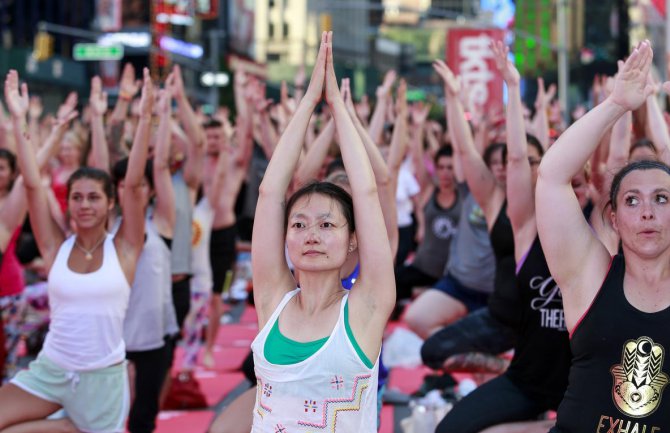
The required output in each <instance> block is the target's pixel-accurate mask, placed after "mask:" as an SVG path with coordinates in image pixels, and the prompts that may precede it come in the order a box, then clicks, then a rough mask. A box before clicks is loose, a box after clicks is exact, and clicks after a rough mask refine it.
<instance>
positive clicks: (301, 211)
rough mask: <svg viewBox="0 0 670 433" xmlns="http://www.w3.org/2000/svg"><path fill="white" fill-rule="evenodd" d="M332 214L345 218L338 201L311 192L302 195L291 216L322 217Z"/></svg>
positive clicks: (332, 215)
mask: <svg viewBox="0 0 670 433" xmlns="http://www.w3.org/2000/svg"><path fill="white" fill-rule="evenodd" d="M324 215H330V216H331V217H335V218H340V217H341V218H343V217H344V215H343V214H342V210H341V209H340V206H338V203H337V202H336V201H335V200H334V199H332V198H330V197H328V196H325V195H323V194H309V195H304V196H302V197H300V198H299V199H298V200H297V201H296V202H295V204H294V205H293V208H292V209H291V213H290V217H291V218H295V217H297V216H306V217H313V218H314V217H322V216H324Z"/></svg>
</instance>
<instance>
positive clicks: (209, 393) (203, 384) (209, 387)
mask: <svg viewBox="0 0 670 433" xmlns="http://www.w3.org/2000/svg"><path fill="white" fill-rule="evenodd" d="M195 378H196V380H197V381H198V383H199V384H200V390H201V391H202V393H203V394H204V395H205V399H206V400H207V405H208V406H215V405H217V404H219V402H221V401H222V400H223V399H224V398H225V397H226V396H227V395H228V394H229V393H230V391H232V390H233V389H235V388H237V386H238V385H239V384H240V383H242V381H243V380H244V375H243V374H242V373H217V372H213V371H196V372H195Z"/></svg>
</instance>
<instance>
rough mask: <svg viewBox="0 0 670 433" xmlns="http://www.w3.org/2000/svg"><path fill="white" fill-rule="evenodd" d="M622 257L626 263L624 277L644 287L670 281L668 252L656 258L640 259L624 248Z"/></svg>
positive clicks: (669, 252)
mask: <svg viewBox="0 0 670 433" xmlns="http://www.w3.org/2000/svg"><path fill="white" fill-rule="evenodd" d="M624 257H625V261H626V275H628V276H629V277H632V278H633V279H635V280H637V281H642V282H644V283H645V285H648V286H651V285H654V284H655V283H658V282H659V281H665V280H667V279H670V266H668V264H669V263H670V251H666V252H664V253H662V254H661V255H660V256H658V257H651V258H647V257H640V256H639V255H637V254H635V253H633V252H631V251H630V250H628V249H627V248H626V247H625V246H624Z"/></svg>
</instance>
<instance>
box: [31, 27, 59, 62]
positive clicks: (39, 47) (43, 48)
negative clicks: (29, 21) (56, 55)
mask: <svg viewBox="0 0 670 433" xmlns="http://www.w3.org/2000/svg"><path fill="white" fill-rule="evenodd" d="M53 48H54V38H53V36H51V35H50V34H49V33H47V32H44V31H39V32H37V34H36V35H35V47H34V49H33V58H35V60H37V61H38V62H41V61H44V60H47V59H48V58H49V57H51V56H52V55H53Z"/></svg>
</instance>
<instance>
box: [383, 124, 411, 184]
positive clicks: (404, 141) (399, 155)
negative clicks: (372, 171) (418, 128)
mask: <svg viewBox="0 0 670 433" xmlns="http://www.w3.org/2000/svg"><path fill="white" fill-rule="evenodd" d="M407 145H408V136H407V113H406V112H404V111H401V112H399V113H398V115H397V117H396V121H395V126H394V128H393V135H392V136H391V148H390V149H389V156H388V167H389V170H390V172H391V175H392V176H393V177H394V178H395V177H397V176H398V171H400V166H401V165H402V162H403V160H404V158H405V154H406V153H407Z"/></svg>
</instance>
